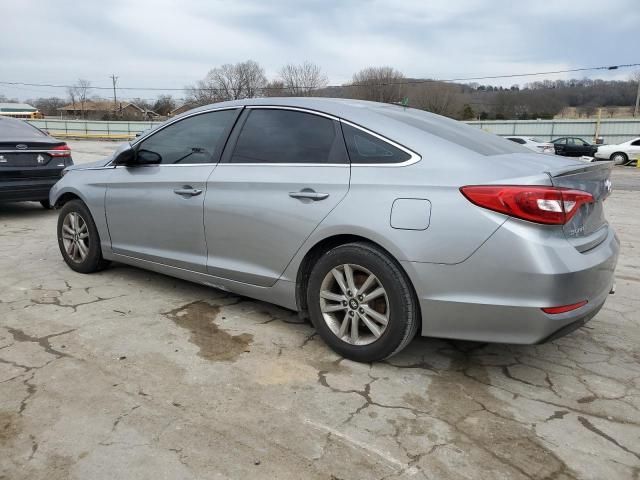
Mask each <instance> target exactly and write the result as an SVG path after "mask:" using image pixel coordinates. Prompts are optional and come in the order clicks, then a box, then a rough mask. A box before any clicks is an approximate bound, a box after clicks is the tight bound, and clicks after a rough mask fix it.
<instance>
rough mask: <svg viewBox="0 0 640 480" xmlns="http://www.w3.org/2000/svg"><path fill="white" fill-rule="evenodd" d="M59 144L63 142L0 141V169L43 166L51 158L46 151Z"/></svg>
mask: <svg viewBox="0 0 640 480" xmlns="http://www.w3.org/2000/svg"><path fill="white" fill-rule="evenodd" d="M61 145H65V142H60V141H57V140H53V141H50V140H49V141H47V140H45V141H40V142H37V141H36V142H34V141H24V142H21V141H19V140H18V141H11V142H6V141H4V142H0V169H2V168H21V167H44V166H46V165H48V164H49V162H51V160H52V158H53V157H52V155H51V154H50V153H48V151H50V150H51V149H52V148H54V147H58V146H61Z"/></svg>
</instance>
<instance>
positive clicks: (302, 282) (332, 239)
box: [296, 233, 422, 323]
mask: <svg viewBox="0 0 640 480" xmlns="http://www.w3.org/2000/svg"><path fill="white" fill-rule="evenodd" d="M355 242H360V243H367V244H369V245H372V246H374V247H376V248H378V249H379V250H381V251H382V252H384V253H385V254H387V255H388V256H389V258H390V259H392V260H393V261H394V262H395V263H396V265H397V266H398V268H399V269H400V271H401V272H402V273H404V275H405V276H406V278H407V281H408V282H409V285H411V289H412V290H413V294H414V298H415V300H416V308H417V309H418V319H419V321H420V323H422V316H421V312H420V302H419V301H418V295H417V293H416V288H415V286H414V285H413V281H412V280H411V277H410V275H409V273H408V272H407V271H406V269H405V268H404V267H403V266H402V264H401V263H400V261H399V260H398V258H397V257H396V256H395V255H394V254H393V253H391V252H390V251H389V249H388V248H385V247H384V246H383V245H380V243H378V242H376V241H374V240H371V239H370V238H367V237H365V236H362V235H357V234H350V233H340V234H335V235H331V236H329V237H325V238H323V239H321V240H319V241H317V242H316V243H315V244H314V245H313V246H312V247H311V248H310V249H309V250H307V253H306V254H305V255H304V257H303V258H302V260H301V261H300V264H299V266H298V272H297V274H296V305H297V307H298V315H299V316H300V317H301V318H304V319H308V318H309V308H308V305H307V285H308V283H309V276H310V275H311V270H312V269H313V266H314V265H315V264H316V262H317V261H318V260H319V259H320V257H322V255H324V254H325V253H326V252H328V251H329V250H331V249H332V248H335V247H338V246H340V245H346V244H348V243H355Z"/></svg>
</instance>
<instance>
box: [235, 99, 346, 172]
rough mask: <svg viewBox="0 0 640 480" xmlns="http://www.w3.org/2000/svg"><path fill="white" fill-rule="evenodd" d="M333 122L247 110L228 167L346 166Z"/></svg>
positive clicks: (274, 111) (301, 114)
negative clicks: (341, 164)
mask: <svg viewBox="0 0 640 480" xmlns="http://www.w3.org/2000/svg"><path fill="white" fill-rule="evenodd" d="M339 140H341V139H340V138H339V137H338V135H337V134H336V127H335V124H334V121H333V120H331V119H328V118H325V117H321V116H319V115H313V114H311V113H304V112H298V111H294V110H279V109H261V108H260V109H251V110H250V111H249V113H248V117H247V119H246V122H245V123H244V126H243V127H242V131H241V132H240V135H239V136H238V140H237V142H236V146H235V149H234V151H233V154H232V156H231V160H230V161H231V162H232V163H320V164H322V163H346V158H345V155H344V146H342V147H341V145H340V144H341V141H339Z"/></svg>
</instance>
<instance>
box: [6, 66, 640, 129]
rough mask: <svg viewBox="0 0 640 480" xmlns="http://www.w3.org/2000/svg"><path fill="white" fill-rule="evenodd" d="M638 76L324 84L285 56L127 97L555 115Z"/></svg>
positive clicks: (617, 96)
mask: <svg viewBox="0 0 640 480" xmlns="http://www.w3.org/2000/svg"><path fill="white" fill-rule="evenodd" d="M638 81H640V75H638V74H636V76H635V77H634V78H630V79H629V80H626V81H625V80H600V79H587V78H585V79H572V80H543V81H535V82H531V83H527V84H524V85H523V86H519V85H513V86H511V87H508V88H505V87H502V86H498V87H496V86H493V85H483V84H479V83H465V84H463V83H450V82H441V81H437V80H430V79H416V78H411V77H407V76H406V75H404V74H403V73H402V72H401V71H399V70H397V69H395V68H393V67H390V66H380V67H368V68H365V69H362V70H360V71H358V72H356V73H354V74H353V76H352V78H351V81H349V82H346V83H344V84H342V85H337V86H336V85H333V86H329V82H328V78H327V75H326V74H325V73H324V72H323V71H322V68H321V67H320V66H318V65H316V64H314V63H311V62H304V63H301V64H287V65H285V66H283V67H282V68H281V69H280V70H279V71H278V73H277V75H276V76H275V78H272V79H268V78H267V76H266V74H265V70H264V69H263V67H262V66H261V65H260V64H259V63H258V62H256V61H254V60H246V61H244V62H238V63H234V64H231V63H229V64H224V65H221V66H218V67H214V68H212V69H211V70H210V71H209V72H208V73H207V74H206V75H205V77H204V78H202V79H201V80H199V81H197V82H195V83H194V84H193V85H189V86H186V87H185V88H184V96H183V97H182V98H179V99H178V98H174V97H173V96H172V95H159V96H158V97H157V98H155V99H154V100H148V99H142V98H133V99H129V100H127V101H128V102H131V103H135V104H136V105H138V106H139V107H141V108H145V109H147V110H152V111H154V112H156V113H158V114H159V115H163V116H165V115H168V114H169V113H170V112H171V111H172V110H174V109H175V108H176V107H178V106H180V105H183V104H186V105H187V106H189V107H196V106H200V105H207V104H210V103H216V102H221V101H225V100H237V99H242V98H253V97H282V96H284V97H286V96H296V97H299V96H319V97H337V98H354V99H361V100H371V101H376V102H385V103H399V104H403V105H407V106H410V107H414V108H419V109H422V110H427V111H430V112H433V113H437V114H440V115H445V116H448V117H451V118H455V119H458V120H471V119H535V118H553V116H555V115H557V114H558V113H559V112H561V111H562V110H563V109H564V108H566V107H577V108H580V109H582V111H583V112H585V113H587V114H589V113H592V112H593V111H595V110H596V109H597V108H598V107H618V106H621V107H628V106H632V105H633V104H634V102H635V96H636V91H637V88H638ZM90 92H91V83H90V82H88V81H87V80H82V79H80V80H78V81H77V82H76V83H75V84H74V85H73V86H72V87H69V88H68V89H67V98H65V99H63V98H59V97H49V98H36V99H31V100H28V101H27V102H28V103H30V104H32V105H33V106H34V107H36V108H38V109H39V110H40V111H41V112H42V113H43V114H45V115H57V114H58V113H59V111H58V108H60V107H62V106H64V105H67V104H70V103H72V104H74V105H78V110H80V111H84V104H86V102H87V101H88V100H103V101H108V100H109V99H103V98H100V97H96V96H92V97H89V93H90ZM4 100H7V99H6V98H5V99H4ZM0 101H3V97H2V96H0Z"/></svg>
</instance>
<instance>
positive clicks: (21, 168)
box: [0, 117, 73, 208]
mask: <svg viewBox="0 0 640 480" xmlns="http://www.w3.org/2000/svg"><path fill="white" fill-rule="evenodd" d="M70 165H73V161H72V160H71V150H70V149H69V147H68V146H67V144H66V143H65V142H62V141H60V140H57V139H55V138H52V137H50V136H49V135H47V134H46V133H44V132H43V131H42V130H39V129H37V128H36V127H34V126H32V125H30V124H29V123H27V122H25V121H24V120H18V119H14V118H6V117H0V202H16V201H26V200H32V201H33V200H35V201H39V202H40V203H42V206H43V207H45V208H49V190H51V187H52V186H53V184H55V183H56V182H57V181H58V180H59V179H60V176H61V173H62V170H64V168H65V167H68V166H70Z"/></svg>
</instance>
